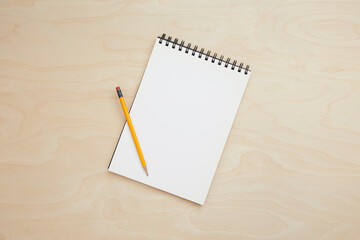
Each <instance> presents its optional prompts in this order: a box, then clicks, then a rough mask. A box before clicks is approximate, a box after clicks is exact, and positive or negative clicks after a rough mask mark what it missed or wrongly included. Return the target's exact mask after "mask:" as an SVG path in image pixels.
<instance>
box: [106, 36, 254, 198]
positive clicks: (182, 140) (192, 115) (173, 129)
mask: <svg viewBox="0 0 360 240" xmlns="http://www.w3.org/2000/svg"><path fill="white" fill-rule="evenodd" d="M243 66H244V65H243V63H240V64H237V61H231V59H230V58H226V59H225V58H224V56H218V55H217V54H216V53H214V54H212V53H211V52H210V51H205V50H204V48H201V49H199V48H198V46H194V47H192V46H191V44H190V43H185V42H184V41H179V40H178V39H177V38H175V39H174V40H172V38H171V37H166V35H165V34H163V35H162V36H161V37H158V38H157V39H156V41H155V44H154V47H153V51H152V53H151V56H150V59H149V62H148V65H147V67H146V70H145V73H144V75H143V78H142V80H141V83H140V85H139V88H138V91H137V93H136V97H135V99H134V101H133V104H132V107H131V110H130V115H131V118H132V121H133V124H134V127H135V129H136V133H137V136H138V139H139V141H140V145H141V148H142V151H143V154H144V156H145V159H146V162H147V167H148V171H149V176H146V174H145V173H144V170H143V169H142V166H141V163H140V161H139V157H138V154H137V151H136V148H135V145H134V142H133V140H132V137H131V134H130V130H129V128H128V126H127V124H126V123H125V125H124V127H123V130H122V132H121V135H120V138H119V141H118V143H117V146H116V149H115V151H114V154H113V157H112V160H111V162H110V164H109V171H110V172H113V173H116V174H119V175H122V176H124V177H127V178H130V179H133V180H135V181H138V182H141V183H144V184H146V185H149V186H152V187H155V188H158V189H160V190H163V191H165V192H168V193H171V194H174V195H177V196H179V197H182V198H185V199H188V200H190V201H193V202H195V203H198V204H204V202H205V199H206V196H207V194H208V191H209V188H210V185H211V182H212V179H213V177H214V174H215V171H216V168H217V165H218V163H219V160H220V158H221V154H222V152H223V149H224V147H225V143H226V140H227V138H228V135H229V133H230V130H231V127H232V124H233V121H234V119H235V116H236V113H237V110H238V107H239V105H240V102H241V99H242V96H243V94H244V91H245V87H246V85H247V82H248V80H249V77H250V75H251V71H250V70H249V66H248V65H247V66H246V67H243ZM114 97H115V96H114ZM128 101H129V100H128ZM239 147H241V146H239ZM224 160H225V159H224ZM214 191H216V190H214ZM162 196H163V197H164V195H162Z"/></svg>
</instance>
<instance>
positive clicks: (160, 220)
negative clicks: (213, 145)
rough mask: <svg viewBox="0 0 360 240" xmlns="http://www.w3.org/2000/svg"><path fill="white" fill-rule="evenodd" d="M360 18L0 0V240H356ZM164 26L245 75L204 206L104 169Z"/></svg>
mask: <svg viewBox="0 0 360 240" xmlns="http://www.w3.org/2000/svg"><path fill="white" fill-rule="evenodd" d="M359 12H360V3H359V2H358V1H346V2H334V1H321V2H320V1H314V2H305V1H298V2H296V1H291V2H289V3H286V2H283V1H273V2H261V1H248V2H243V3H241V2H240V1H232V2H230V1H211V2H207V1H196V2H195V1H172V2H165V1H133V2H132V1H123V2H120V1H90V0H84V1H68V2H67V1H28V0H20V1H2V2H0V113H1V114H0V239H173V240H179V239H207V240H209V239H252V240H255V239H262V240H263V239H284V240H285V239H301V240H303V239H328V240H333V239H341V240H344V239H359V237H360V67H359V66H360V32H359V29H360V17H359ZM162 33H167V34H169V35H171V36H173V37H178V38H180V39H184V40H186V41H188V42H191V43H194V44H198V45H199V46H201V47H204V48H206V49H210V50H213V51H216V52H218V53H219V54H223V55H224V56H226V57H231V58H232V59H237V60H238V61H240V60H241V61H244V62H245V63H246V64H250V66H251V70H252V71H253V73H252V77H251V79H250V82H249V85H248V87H247V90H246V93H245V96H244V99H243V102H242V103H241V106H240V108H239V112H238V115H237V117H236V120H235V123H234V127H233V129H232V131H231V134H230V136H229V139H228V142H227V145H226V148H225V151H224V153H223V157H222V159H221V162H220V165H219V167H218V171H217V173H216V176H215V179H214V181H213V184H212V187H211V189H210V192H209V195H208V198H207V201H206V204H205V205H204V206H203V207H201V206H198V205H196V204H193V203H191V202H188V201H186V200H182V199H180V198H177V197H174V196H172V195H170V194H166V193H164V192H161V191H158V190H156V189H152V188H150V187H147V186H144V185H142V184H138V183H136V182H133V181H130V180H127V179H125V178H123V177H120V176H116V175H114V174H110V173H108V172H107V166H108V163H109V161H110V158H111V155H112V153H113V150H114V147H115V145H116V141H117V138H118V136H119V134H120V130H121V128H122V126H123V123H124V115H123V114H122V112H121V111H122V110H121V108H120V104H119V103H118V100H117V96H116V93H115V90H114V88H115V86H117V85H121V87H122V88H123V89H124V93H125V98H126V101H127V102H128V104H129V105H130V104H131V102H132V101H133V99H134V95H135V92H136V89H137V87H138V85H139V82H140V79H141V77H142V74H143V72H144V69H145V67H146V63H147V60H148V58H149V55H150V52H151V49H152V45H153V43H154V41H155V37H156V36H158V35H160V34H162ZM179 70H180V71H181V69H179ZM189 87H191V86H189Z"/></svg>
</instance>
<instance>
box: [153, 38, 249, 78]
mask: <svg viewBox="0 0 360 240" xmlns="http://www.w3.org/2000/svg"><path fill="white" fill-rule="evenodd" d="M171 39H172V38H171V37H170V36H168V37H167V39H166V34H163V35H162V36H161V37H159V43H160V44H162V43H163V42H165V46H167V47H168V46H169V45H170V46H171V48H174V49H175V47H176V46H178V50H179V51H180V52H181V51H182V50H183V49H185V53H187V54H188V53H189V52H191V55H192V56H195V54H197V56H198V58H202V56H205V58H204V59H205V61H208V60H209V58H210V59H211V62H212V63H215V61H216V62H217V64H218V65H219V66H221V65H222V63H223V62H224V63H225V64H224V67H226V68H228V67H229V66H231V68H230V69H231V70H235V69H236V68H237V71H238V72H240V73H241V72H242V70H244V73H245V74H248V72H250V70H249V68H250V66H249V65H246V67H245V68H244V67H243V65H244V64H243V63H240V64H239V65H237V64H236V63H237V61H236V60H234V61H233V62H232V63H231V62H230V60H231V59H230V58H226V61H225V60H224V56H223V55H221V56H220V58H218V57H217V53H213V54H212V55H211V51H207V52H206V53H204V52H205V49H204V48H201V50H200V51H199V50H198V46H197V45H195V47H194V48H191V43H188V44H187V45H185V41H181V42H180V43H179V39H177V38H175V39H174V40H171Z"/></svg>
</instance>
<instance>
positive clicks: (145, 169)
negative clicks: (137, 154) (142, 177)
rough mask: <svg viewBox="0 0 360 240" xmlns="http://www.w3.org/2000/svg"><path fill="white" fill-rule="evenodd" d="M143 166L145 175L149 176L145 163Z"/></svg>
mask: <svg viewBox="0 0 360 240" xmlns="http://www.w3.org/2000/svg"><path fill="white" fill-rule="evenodd" d="M143 168H144V171H145V173H146V176H149V173H148V170H147V167H146V165H145V166H143Z"/></svg>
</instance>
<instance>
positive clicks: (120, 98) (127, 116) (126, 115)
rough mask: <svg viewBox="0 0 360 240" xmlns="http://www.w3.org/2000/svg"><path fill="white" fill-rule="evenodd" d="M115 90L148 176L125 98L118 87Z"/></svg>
mask: <svg viewBox="0 0 360 240" xmlns="http://www.w3.org/2000/svg"><path fill="white" fill-rule="evenodd" d="M116 91H117V94H118V96H119V100H120V103H121V107H122V109H123V111H124V114H125V118H126V121H127V123H128V126H129V128H130V132H131V136H132V138H133V140H134V143H135V147H136V150H137V152H138V154H139V158H140V162H141V165H142V166H143V168H144V170H145V173H146V175H147V176H149V174H148V171H147V167H146V162H145V158H144V155H143V153H142V151H141V148H140V144H139V140H138V138H137V136H136V133H135V129H134V125H133V124H132V121H131V118H130V115H129V111H128V109H127V107H126V104H125V100H124V97H123V95H122V92H121V90H120V87H117V88H116Z"/></svg>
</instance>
